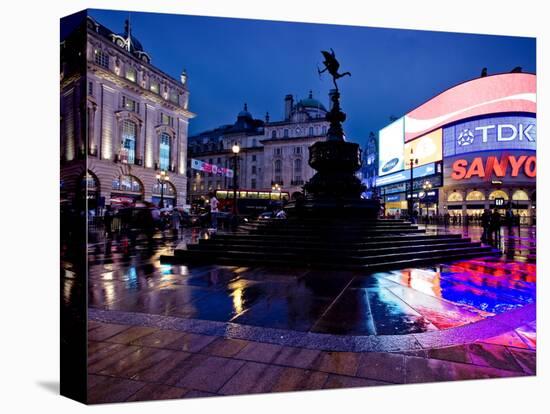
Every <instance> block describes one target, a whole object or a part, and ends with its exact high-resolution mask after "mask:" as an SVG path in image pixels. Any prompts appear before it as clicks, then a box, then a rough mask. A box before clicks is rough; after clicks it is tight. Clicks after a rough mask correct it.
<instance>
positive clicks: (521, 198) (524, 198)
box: [512, 190, 529, 201]
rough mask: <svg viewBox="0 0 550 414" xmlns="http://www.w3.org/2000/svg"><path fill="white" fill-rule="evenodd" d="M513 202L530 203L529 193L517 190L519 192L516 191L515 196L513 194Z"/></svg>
mask: <svg viewBox="0 0 550 414" xmlns="http://www.w3.org/2000/svg"><path fill="white" fill-rule="evenodd" d="M512 200H514V201H516V200H517V201H528V200H529V196H528V195H527V193H526V192H525V191H523V190H517V191H514V194H512Z"/></svg>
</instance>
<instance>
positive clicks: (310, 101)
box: [297, 91, 326, 111]
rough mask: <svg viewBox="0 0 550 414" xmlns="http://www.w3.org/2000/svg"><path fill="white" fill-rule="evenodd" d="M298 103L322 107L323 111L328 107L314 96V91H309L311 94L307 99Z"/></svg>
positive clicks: (305, 105)
mask: <svg viewBox="0 0 550 414" xmlns="http://www.w3.org/2000/svg"><path fill="white" fill-rule="evenodd" d="M297 105H299V106H302V107H304V108H315V109H322V110H323V111H326V108H325V107H324V105H323V104H322V103H321V102H320V101H318V100H317V99H315V98H313V93H312V92H311V91H309V96H308V97H307V98H306V99H302V100H300V101H299V102H298V103H297Z"/></svg>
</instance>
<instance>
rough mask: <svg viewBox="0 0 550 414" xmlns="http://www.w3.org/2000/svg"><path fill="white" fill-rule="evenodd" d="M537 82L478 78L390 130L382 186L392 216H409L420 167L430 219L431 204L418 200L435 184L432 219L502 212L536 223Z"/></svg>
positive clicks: (383, 141) (382, 140)
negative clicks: (409, 201)
mask: <svg viewBox="0 0 550 414" xmlns="http://www.w3.org/2000/svg"><path fill="white" fill-rule="evenodd" d="M535 84H536V76H535V75H533V74H525V73H506V74H500V75H493V76H487V77H483V78H478V79H474V80H471V81H468V82H464V83H462V84H459V85H457V86H455V87H452V88H450V89H448V90H446V91H444V92H442V93H441V94H439V95H437V96H436V97H434V98H432V99H431V100H429V101H428V102H426V103H424V104H422V105H421V106H419V107H418V108H416V109H414V110H413V111H411V112H409V113H408V114H406V115H405V116H404V117H402V118H400V119H399V120H397V121H395V122H393V123H392V124H391V125H390V126H388V127H386V128H384V129H382V130H381V131H380V133H379V147H380V157H379V159H380V163H379V171H378V178H377V186H378V193H379V194H380V195H381V197H382V198H383V201H384V204H385V207H386V210H387V209H388V207H390V208H391V209H401V213H404V212H406V208H407V201H406V200H407V199H410V197H411V196H410V192H411V191H410V184H409V183H410V168H411V166H412V167H413V200H415V204H414V208H415V209H416V210H417V211H419V212H422V207H423V208H424V213H423V214H426V210H425V208H426V206H422V197H420V195H418V196H415V194H421V192H422V183H423V182H426V181H429V182H430V184H431V186H432V188H430V190H431V191H435V190H437V199H436V200H431V199H430V201H427V200H425V204H430V206H428V211H429V214H439V215H446V214H449V215H451V216H455V215H456V216H461V217H464V216H471V217H476V216H479V215H480V214H481V213H482V212H483V210H484V209H495V208H496V209H498V210H500V212H501V213H502V214H504V213H505V212H506V211H507V210H511V211H512V212H513V214H514V215H517V216H520V217H521V221H522V223H524V224H530V223H533V222H534V216H535V211H536V191H535V190H536V168H537V167H536V163H537V160H536V139H537V133H536V88H535ZM432 166H433V167H432ZM430 168H433V170H431V171H426V170H427V169H430ZM397 194H399V197H397ZM416 200H418V201H416ZM432 201H433V202H432Z"/></svg>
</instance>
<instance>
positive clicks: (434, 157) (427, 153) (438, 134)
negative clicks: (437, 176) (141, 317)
mask: <svg viewBox="0 0 550 414" xmlns="http://www.w3.org/2000/svg"><path fill="white" fill-rule="evenodd" d="M442 136H443V132H442V130H441V129H436V130H435V131H433V132H430V133H429V134H427V135H424V136H423V137H420V138H417V139H415V140H413V141H410V142H407V143H406V144H405V150H404V158H405V160H409V159H410V158H411V155H412V156H413V157H414V158H416V159H418V164H416V165H425V164H429V163H432V162H437V161H441V159H442V155H443V154H442V152H443V151H442V148H441V143H442ZM411 150H412V154H411ZM405 169H410V164H409V163H408V162H405Z"/></svg>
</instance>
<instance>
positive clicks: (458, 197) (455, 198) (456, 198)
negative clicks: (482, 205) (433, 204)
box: [447, 193, 463, 202]
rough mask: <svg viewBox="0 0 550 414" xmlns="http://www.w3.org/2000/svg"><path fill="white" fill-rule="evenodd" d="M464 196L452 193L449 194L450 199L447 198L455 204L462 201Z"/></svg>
mask: <svg viewBox="0 0 550 414" xmlns="http://www.w3.org/2000/svg"><path fill="white" fill-rule="evenodd" d="M462 200H463V199H462V194H460V193H451V194H449V197H448V198H447V201H448V202H454V201H462Z"/></svg>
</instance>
